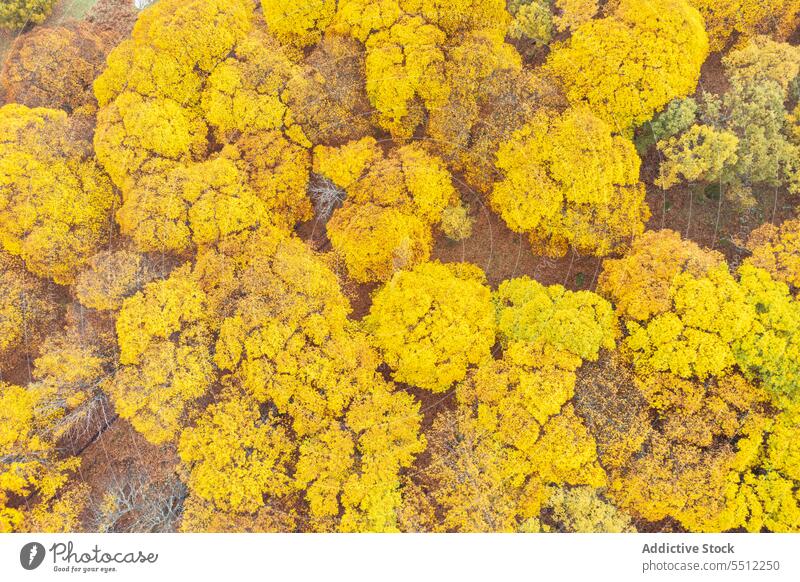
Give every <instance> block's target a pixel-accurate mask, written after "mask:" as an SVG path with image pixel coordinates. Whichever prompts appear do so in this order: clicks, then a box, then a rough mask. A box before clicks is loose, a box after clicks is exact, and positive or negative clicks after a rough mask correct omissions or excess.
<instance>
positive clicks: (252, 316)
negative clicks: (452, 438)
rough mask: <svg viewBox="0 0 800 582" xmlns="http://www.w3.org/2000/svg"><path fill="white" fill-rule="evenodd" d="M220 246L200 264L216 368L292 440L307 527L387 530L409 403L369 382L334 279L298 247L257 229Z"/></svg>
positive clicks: (374, 378) (415, 426) (393, 519)
mask: <svg viewBox="0 0 800 582" xmlns="http://www.w3.org/2000/svg"><path fill="white" fill-rule="evenodd" d="M221 247H222V248H221V252H220V251H216V250H209V251H208V252H206V253H204V254H203V256H202V257H201V259H200V261H199V262H198V267H197V276H198V277H199V280H200V283H201V285H202V286H204V287H207V288H209V289H210V304H211V305H213V306H219V307H220V308H222V309H223V311H224V312H225V313H226V314H227V316H226V317H225V318H224V319H223V321H222V322H221V331H220V334H219V339H218V340H217V344H216V350H215V362H216V364H217V365H218V366H219V367H220V368H221V369H222V370H228V371H231V372H232V373H234V375H235V377H236V378H237V379H238V380H239V381H240V382H241V385H242V387H243V388H244V390H245V391H246V392H247V393H248V394H249V395H250V397H252V398H254V399H255V400H256V401H257V402H259V403H262V404H265V405H268V406H269V407H274V409H275V410H276V412H277V414H279V415H280V418H281V419H283V420H282V422H286V423H287V424H286V426H287V427H290V428H291V430H292V432H293V434H294V435H296V438H297V454H298V457H297V462H296V465H295V467H294V473H293V477H294V481H293V483H294V485H293V486H295V487H297V488H298V489H300V490H302V491H303V495H304V497H305V499H306V501H307V502H308V504H309V510H310V514H311V518H312V524H311V525H310V526H309V527H311V528H313V529H324V530H329V529H338V530H342V531H393V530H396V529H397V527H398V526H397V520H398V517H397V512H398V509H399V505H400V503H401V495H400V486H401V482H400V471H401V470H402V469H403V468H405V467H408V466H409V465H410V464H411V463H412V461H413V459H414V456H415V455H416V454H417V453H419V452H420V451H421V450H422V449H423V448H424V446H425V441H424V438H423V437H421V436H419V425H420V422H421V419H420V415H419V409H418V404H417V403H416V402H415V401H414V399H413V398H412V397H410V396H408V395H405V394H402V393H399V392H395V391H394V390H393V389H392V387H391V385H389V384H387V383H386V382H385V381H384V380H383V379H382V378H381V377H380V376H379V375H378V374H377V372H376V369H377V367H378V364H379V359H378V356H377V354H376V353H375V352H374V351H373V350H372V349H371V348H370V346H369V344H368V343H367V341H366V338H365V337H364V335H363V334H361V333H360V332H358V331H357V330H356V329H355V328H354V325H353V324H352V323H351V322H350V321H349V320H348V319H347V315H348V313H349V311H350V305H349V303H348V302H347V300H346V299H345V297H344V296H343V295H342V292H341V289H340V287H339V283H338V280H337V279H336V277H335V275H334V274H333V272H332V271H331V270H330V268H329V267H328V266H327V265H325V264H324V263H323V262H322V261H321V260H320V258H319V257H317V256H316V255H315V254H314V253H313V252H312V251H311V250H310V249H309V248H308V247H307V246H306V245H305V244H304V243H303V242H302V241H300V240H298V239H296V238H294V237H291V236H289V235H288V234H285V233H282V232H281V231H271V230H264V229H262V230H261V231H257V232H255V233H253V234H252V235H250V237H249V238H248V239H246V240H243V241H240V243H239V245H236V244H234V242H233V241H229V242H227V243H225V245H221ZM233 298H237V299H236V300H235V301H231V299H233ZM356 459H358V461H357V460H356Z"/></svg>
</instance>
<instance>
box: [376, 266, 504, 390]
mask: <svg viewBox="0 0 800 582" xmlns="http://www.w3.org/2000/svg"><path fill="white" fill-rule="evenodd" d="M364 324H365V327H366V329H367V331H368V333H369V334H370V337H371V341H372V342H373V343H374V344H375V346H377V347H378V348H379V349H380V350H381V353H382V354H383V359H384V361H385V362H386V363H387V364H388V365H389V367H390V368H392V369H393V370H394V374H393V376H394V379H395V380H396V381H398V382H406V383H408V384H412V385H414V386H419V387H420V388H425V389H428V390H432V391H434V392H443V391H445V390H447V389H448V388H449V387H450V386H451V385H452V384H453V383H454V382H458V381H460V380H463V379H464V377H465V375H466V373H467V368H468V367H469V366H470V365H476V364H479V363H480V362H481V361H482V360H484V359H485V358H487V357H489V354H490V352H489V350H490V348H491V347H492V345H493V344H494V342H495V322H494V309H493V306H492V303H491V292H490V291H489V288H488V287H486V285H485V284H484V274H483V272H482V271H481V270H480V269H479V268H478V267H475V266H473V265H470V264H468V263H457V264H450V265H447V264H441V263H438V262H434V263H422V264H420V265H418V266H417V267H415V268H414V269H413V270H411V271H405V272H403V271H401V272H398V273H396V274H395V275H394V277H392V279H391V280H390V281H389V282H388V283H387V284H386V286H385V287H384V288H382V289H381V290H380V291H378V292H377V293H376V294H375V296H374V297H373V302H372V307H371V308H370V312H369V315H368V316H367V317H366V318H365V320H364Z"/></svg>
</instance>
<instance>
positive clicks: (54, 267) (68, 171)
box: [0, 104, 117, 284]
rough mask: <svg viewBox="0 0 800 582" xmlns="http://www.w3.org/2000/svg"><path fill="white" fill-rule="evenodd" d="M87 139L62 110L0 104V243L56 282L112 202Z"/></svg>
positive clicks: (78, 260)
mask: <svg viewBox="0 0 800 582" xmlns="http://www.w3.org/2000/svg"><path fill="white" fill-rule="evenodd" d="M88 145H89V144H87V143H85V142H84V141H83V140H81V139H79V138H78V136H76V135H75V134H74V133H73V131H72V129H71V126H70V122H69V120H68V119H67V115H66V113H64V112H63V111H56V110H53V109H29V108H27V107H25V106H23V105H14V104H11V105H6V106H4V107H2V108H0V245H2V246H3V247H4V248H5V249H6V250H7V251H8V252H9V253H11V254H12V255H17V256H20V257H21V258H22V259H23V260H24V261H25V263H26V267H27V268H28V269H29V270H30V271H31V272H33V273H35V274H37V275H41V276H45V277H50V278H52V279H53V280H54V281H55V282H56V283H60V284H70V283H72V282H73V280H74V278H75V275H76V274H77V271H78V270H80V269H81V267H83V265H84V264H85V263H86V261H87V260H88V258H89V256H91V255H92V254H94V252H95V251H96V250H97V249H98V247H99V246H100V245H101V244H102V243H103V242H105V239H106V237H107V235H108V231H109V220H108V217H109V213H110V211H111V209H112V208H113V207H114V206H115V205H116V203H117V197H116V195H115V194H114V192H113V191H112V188H111V183H110V182H109V180H108V177H107V176H106V175H105V174H103V172H102V171H101V170H100V168H99V167H98V166H97V164H96V162H95V161H94V159H93V158H92V157H91V156H90V154H89V151H88V150H89V147H88Z"/></svg>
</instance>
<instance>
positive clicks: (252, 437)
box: [178, 395, 295, 512]
mask: <svg viewBox="0 0 800 582" xmlns="http://www.w3.org/2000/svg"><path fill="white" fill-rule="evenodd" d="M294 448H295V446H294V443H293V442H292V440H291V438H290V435H289V433H288V431H287V430H286V429H285V428H284V427H282V426H280V424H279V423H278V422H276V421H275V420H274V419H272V418H269V417H266V418H265V417H263V416H262V414H261V413H260V412H259V408H258V403H257V402H255V401H254V400H252V398H247V397H242V396H237V395H232V396H230V397H228V398H226V399H225V400H224V401H222V402H220V403H218V404H212V405H210V406H209V407H208V408H207V409H206V410H205V412H204V413H203V415H202V416H201V417H200V419H199V420H198V421H197V424H196V425H195V426H194V427H191V428H187V429H186V430H184V431H183V433H182V434H181V437H180V443H179V445H178V454H179V455H180V457H181V460H182V461H183V463H184V465H185V467H186V470H187V471H188V479H187V485H188V486H189V488H190V489H191V490H192V492H193V493H194V494H195V495H197V496H199V497H200V498H202V499H205V500H207V501H210V502H212V503H214V505H215V506H216V507H218V508H219V509H221V510H222V511H232V512H255V511H257V510H258V508H259V507H261V506H262V505H263V496H264V495H270V496H281V495H285V494H286V493H288V492H289V490H290V488H291V485H290V482H291V481H290V477H289V474H288V465H289V461H290V457H291V455H292V453H293V451H294Z"/></svg>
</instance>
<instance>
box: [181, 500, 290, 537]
mask: <svg viewBox="0 0 800 582" xmlns="http://www.w3.org/2000/svg"><path fill="white" fill-rule="evenodd" d="M298 521H299V520H298V515H297V513H296V512H295V511H294V510H293V509H291V508H290V507H284V506H283V505H281V504H280V503H276V502H275V501H271V502H269V503H267V504H265V505H262V506H260V507H259V508H258V510H257V511H255V512H254V513H236V512H232V511H221V510H220V509H219V508H218V507H217V506H216V505H214V504H213V503H212V502H210V501H206V500H205V499H203V498H201V497H199V496H197V495H192V494H191V493H190V494H189V497H187V498H186V500H185V501H184V502H183V515H182V517H181V525H180V531H181V532H184V533H245V532H246V533H286V532H292V531H297V525H298Z"/></svg>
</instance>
